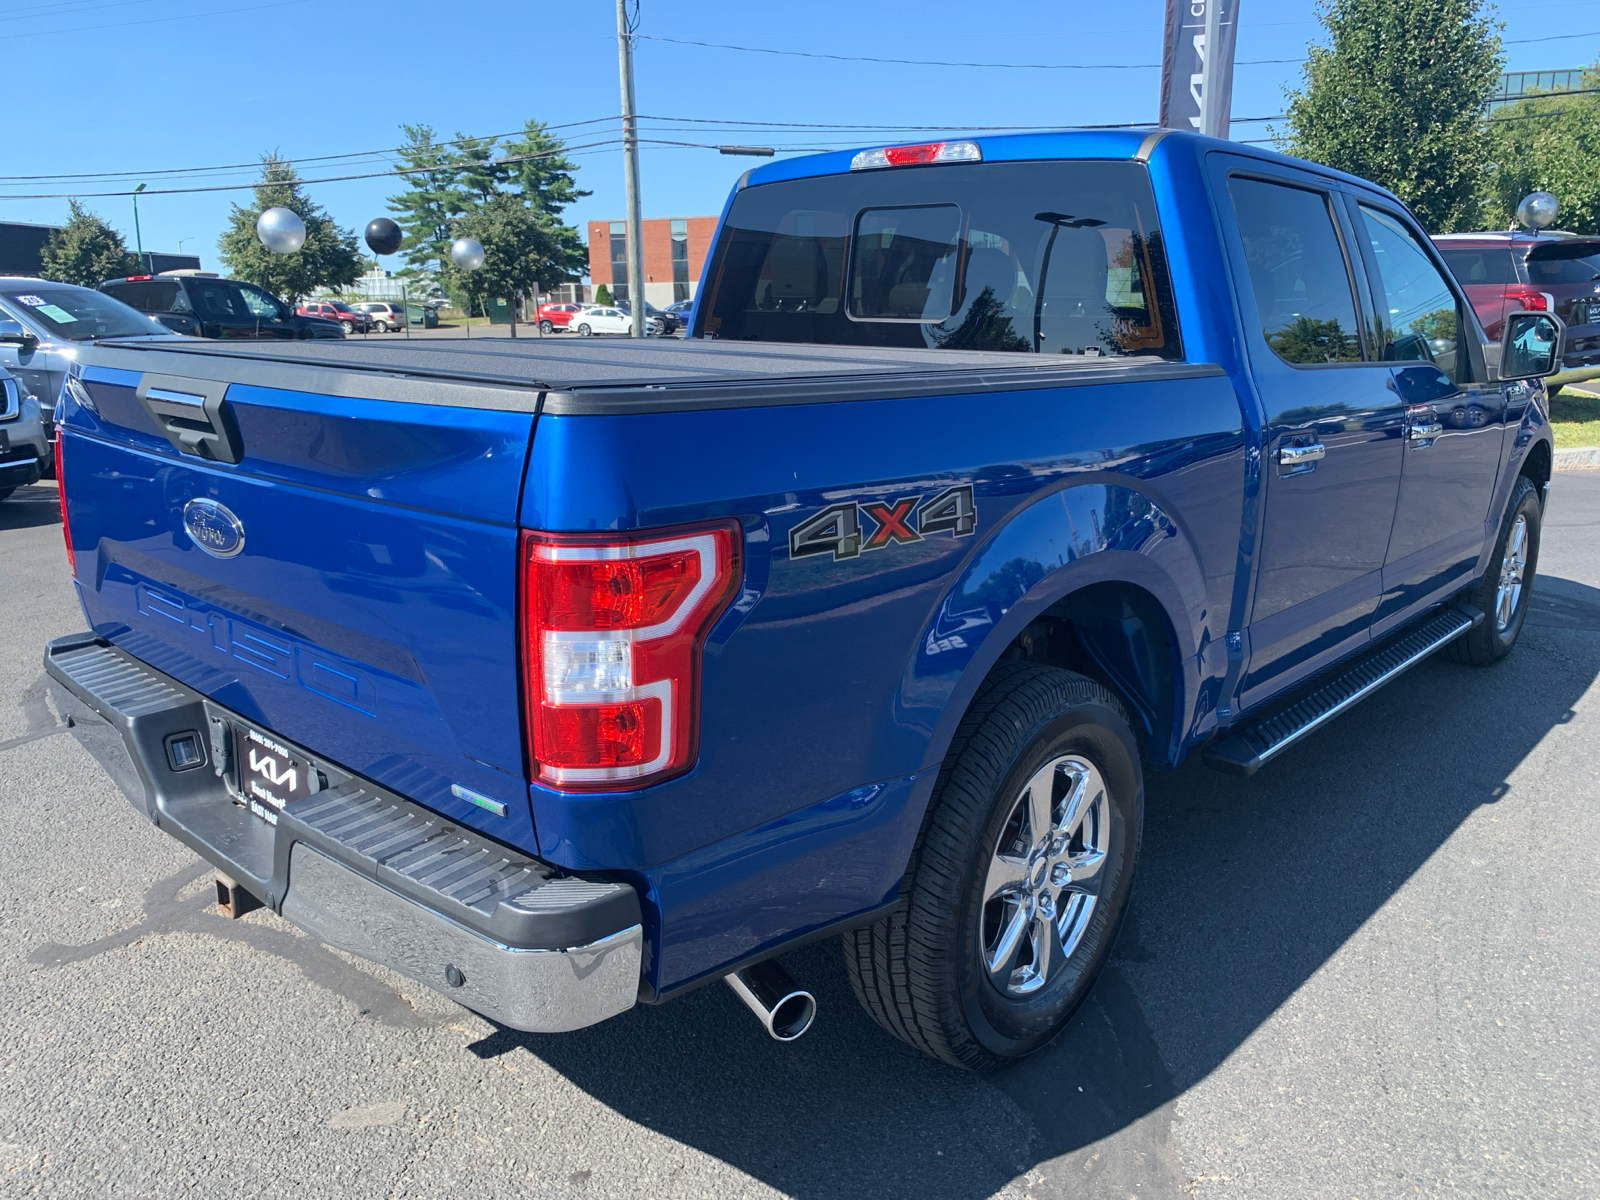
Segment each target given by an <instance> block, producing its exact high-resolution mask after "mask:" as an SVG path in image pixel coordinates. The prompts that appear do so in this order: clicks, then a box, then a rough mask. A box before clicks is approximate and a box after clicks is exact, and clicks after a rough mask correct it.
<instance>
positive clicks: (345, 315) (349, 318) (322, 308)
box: [295, 300, 372, 337]
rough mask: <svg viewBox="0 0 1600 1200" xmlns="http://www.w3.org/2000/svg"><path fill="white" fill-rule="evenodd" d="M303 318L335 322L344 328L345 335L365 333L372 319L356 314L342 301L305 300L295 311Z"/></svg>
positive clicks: (365, 315) (362, 314)
mask: <svg viewBox="0 0 1600 1200" xmlns="http://www.w3.org/2000/svg"><path fill="white" fill-rule="evenodd" d="M295 312H297V313H299V314H300V315H301V316H303V317H321V318H322V319H323V320H324V321H337V322H339V324H341V325H343V326H344V332H345V335H346V336H347V337H348V336H349V335H350V334H352V333H366V332H367V330H369V329H371V328H372V318H371V317H369V316H368V315H367V314H366V313H364V312H357V311H356V310H355V309H353V308H351V307H350V306H349V305H348V304H346V303H344V302H343V301H342V300H307V301H306V302H305V303H303V304H301V305H300V306H299V307H298V308H296V309H295Z"/></svg>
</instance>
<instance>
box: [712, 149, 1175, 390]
mask: <svg viewBox="0 0 1600 1200" xmlns="http://www.w3.org/2000/svg"><path fill="white" fill-rule="evenodd" d="M707 276H708V279H707V283H706V285H705V287H706V289H708V291H707V296H706V300H705V301H704V302H703V303H702V304H701V306H700V311H701V312H702V313H703V314H704V315H703V317H702V321H703V326H702V329H701V330H700V332H701V333H703V334H705V335H709V336H713V337H717V338H727V339H732V340H737V341H770V342H816V343H823V344H831V345H855V346H925V347H932V348H942V349H952V350H1007V351H1016V352H1020V353H1041V354H1076V355H1130V354H1139V355H1153V356H1157V357H1160V358H1168V359H1179V358H1182V356H1183V350H1182V345H1181V342H1180V340H1179V337H1178V328H1177V318H1176V315H1175V312H1174V309H1173V305H1172V296H1171V288H1170V285H1169V283H1168V278H1167V269H1166V263H1165V259H1164V252H1163V246H1162V242H1161V233H1160V229H1159V228H1158V227H1157V225H1156V220H1155V204H1154V201H1153V199H1152V197H1151V192H1150V182H1149V177H1148V175H1147V174H1146V172H1145V170H1144V168H1143V167H1142V166H1140V165H1138V164H1136V163H1107V162H1032V163H989V164H976V163H974V164H961V165H939V166H928V167H906V168H893V169H888V170H879V171H858V172H853V173H851V174H848V175H830V176H824V177H821V178H817V179H797V180H789V181H786V182H782V183H771V184H762V185H759V186H756V187H748V188H745V189H744V190H743V191H741V192H740V193H739V195H738V196H737V197H736V198H735V200H734V202H733V206H732V208H731V209H730V210H729V213H728V218H727V221H726V223H725V225H724V230H723V233H722V235H721V236H720V237H719V238H718V241H717V253H716V258H715V260H714V261H713V263H712V264H711V269H710V270H709V271H708V272H707Z"/></svg>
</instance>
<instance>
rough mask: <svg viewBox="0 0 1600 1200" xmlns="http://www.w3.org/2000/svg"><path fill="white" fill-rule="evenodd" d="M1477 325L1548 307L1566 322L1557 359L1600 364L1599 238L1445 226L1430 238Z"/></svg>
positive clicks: (1494, 332)
mask: <svg viewBox="0 0 1600 1200" xmlns="http://www.w3.org/2000/svg"><path fill="white" fill-rule="evenodd" d="M1433 241H1434V244H1435V245H1436V246H1438V247H1439V253H1441V254H1442V255H1444V260H1445V262H1447V263H1449V264H1450V270H1451V271H1452V272H1453V273H1454V274H1455V277H1456V279H1457V280H1458V281H1459V282H1460V284H1461V286H1462V288H1464V289H1465V291H1466V293H1467V298H1468V299H1469V300H1471V301H1472V307H1473V310H1474V311H1475V312H1476V313H1477V314H1478V320H1479V321H1481V322H1483V328H1484V332H1485V333H1487V334H1488V335H1489V336H1490V337H1491V338H1496V337H1499V336H1500V330H1501V326H1502V323H1503V322H1504V320H1505V316H1506V314H1507V313H1512V312H1553V313H1555V314H1556V315H1557V316H1558V317H1560V318H1561V319H1562V320H1563V321H1565V322H1566V324H1567V350H1566V356H1565V359H1564V361H1563V364H1562V365H1563V366H1565V367H1567V368H1569V369H1570V368H1573V367H1594V366H1600V238H1592V237H1578V236H1577V235H1575V234H1570V233H1559V232H1548V231H1546V232H1541V233H1525V232H1511V233H1448V234H1441V235H1439V236H1438V237H1435V238H1434V239H1433Z"/></svg>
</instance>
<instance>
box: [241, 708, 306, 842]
mask: <svg viewBox="0 0 1600 1200" xmlns="http://www.w3.org/2000/svg"><path fill="white" fill-rule="evenodd" d="M233 760H234V763H235V771H236V772H237V787H238V792H239V798H240V799H241V800H243V801H244V803H245V806H246V807H247V808H249V809H250V811H251V812H252V813H254V814H255V815H256V816H257V817H259V818H260V819H261V820H263V821H266V822H267V823H268V824H269V825H276V824H277V823H278V813H279V812H281V811H282V809H283V806H284V805H285V804H289V803H292V802H293V801H295V800H303V799H305V798H306V797H307V796H310V795H312V794H313V793H315V792H319V791H321V790H322V777H321V775H320V774H319V773H318V772H317V769H316V768H315V767H314V766H312V765H311V764H310V763H309V762H307V761H306V759H305V756H304V755H302V754H296V753H293V752H292V751H290V749H289V748H288V747H287V746H285V745H284V744H283V743H282V742H280V741H278V739H276V738H274V737H273V736H272V735H271V734H267V733H263V732H261V731H260V730H259V729H255V728H252V727H251V726H249V725H245V724H242V723H240V722H235V723H234V726H233Z"/></svg>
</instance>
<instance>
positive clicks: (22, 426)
mask: <svg viewBox="0 0 1600 1200" xmlns="http://www.w3.org/2000/svg"><path fill="white" fill-rule="evenodd" d="M50 458H51V452H50V439H49V436H48V435H47V434H46V433H45V427H44V414H43V412H42V411H41V408H40V405H39V398H38V397H37V396H35V395H33V394H32V393H31V392H29V391H28V390H27V389H26V388H25V387H23V386H22V384H21V382H20V381H19V380H18V379H17V377H16V376H15V375H13V374H12V373H11V372H10V371H8V370H6V369H5V368H4V367H0V500H4V499H5V498H6V497H7V496H9V495H11V493H12V492H14V491H16V490H17V489H18V488H19V487H27V486H28V485H29V484H30V483H37V482H38V481H39V477H40V476H41V475H43V474H44V473H45V464H46V463H49V462H50Z"/></svg>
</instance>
